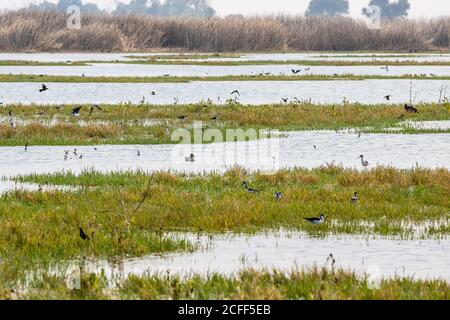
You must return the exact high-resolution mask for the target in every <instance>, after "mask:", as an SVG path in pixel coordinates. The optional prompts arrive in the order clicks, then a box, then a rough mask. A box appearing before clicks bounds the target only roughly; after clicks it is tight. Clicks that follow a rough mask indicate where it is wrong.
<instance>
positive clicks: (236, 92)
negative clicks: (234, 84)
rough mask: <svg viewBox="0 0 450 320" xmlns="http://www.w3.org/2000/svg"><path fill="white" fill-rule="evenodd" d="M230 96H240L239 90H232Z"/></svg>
mask: <svg viewBox="0 0 450 320" xmlns="http://www.w3.org/2000/svg"><path fill="white" fill-rule="evenodd" d="M230 94H231V95H233V94H237V95H238V96H240V95H241V94H240V93H239V90H234V91H232V92H231V93H230Z"/></svg>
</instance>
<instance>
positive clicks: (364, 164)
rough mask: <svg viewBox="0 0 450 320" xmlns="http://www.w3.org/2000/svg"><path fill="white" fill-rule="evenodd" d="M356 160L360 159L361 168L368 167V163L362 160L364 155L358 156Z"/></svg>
mask: <svg viewBox="0 0 450 320" xmlns="http://www.w3.org/2000/svg"><path fill="white" fill-rule="evenodd" d="M356 159H361V165H362V166H363V167H368V166H369V162H368V161H366V160H364V155H360V156H359V157H358V158H356Z"/></svg>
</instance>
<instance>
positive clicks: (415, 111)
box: [405, 104, 419, 113]
mask: <svg viewBox="0 0 450 320" xmlns="http://www.w3.org/2000/svg"><path fill="white" fill-rule="evenodd" d="M405 110H406V112H411V113H418V112H419V110H417V109H416V108H414V107H413V106H412V105H410V104H405Z"/></svg>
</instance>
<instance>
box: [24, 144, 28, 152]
mask: <svg viewBox="0 0 450 320" xmlns="http://www.w3.org/2000/svg"><path fill="white" fill-rule="evenodd" d="M27 150H28V142H27V143H26V144H25V151H27Z"/></svg>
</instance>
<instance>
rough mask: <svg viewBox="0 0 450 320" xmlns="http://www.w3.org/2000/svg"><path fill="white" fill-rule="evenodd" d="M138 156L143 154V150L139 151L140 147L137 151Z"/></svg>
mask: <svg viewBox="0 0 450 320" xmlns="http://www.w3.org/2000/svg"><path fill="white" fill-rule="evenodd" d="M137 156H138V157H140V156H141V151H139V149H138V151H137Z"/></svg>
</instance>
